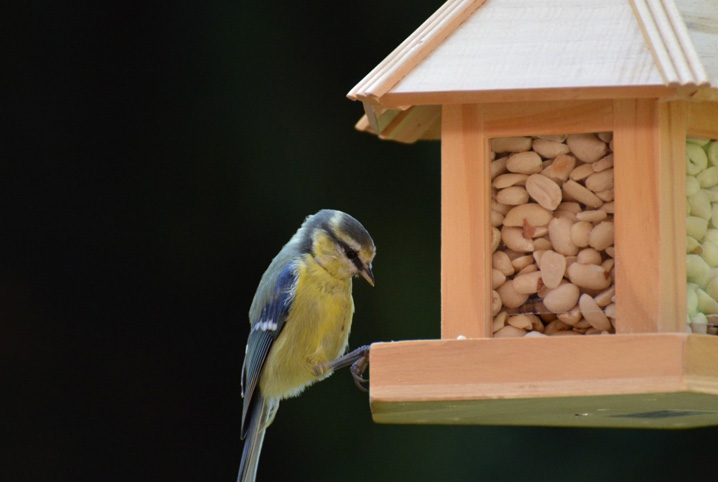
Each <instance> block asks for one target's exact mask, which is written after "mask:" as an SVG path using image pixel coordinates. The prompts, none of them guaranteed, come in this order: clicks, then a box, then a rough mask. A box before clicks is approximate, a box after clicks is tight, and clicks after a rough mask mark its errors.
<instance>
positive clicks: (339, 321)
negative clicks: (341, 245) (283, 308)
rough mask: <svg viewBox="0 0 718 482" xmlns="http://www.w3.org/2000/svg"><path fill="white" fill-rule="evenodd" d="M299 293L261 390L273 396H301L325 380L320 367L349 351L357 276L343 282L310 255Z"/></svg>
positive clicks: (301, 273)
mask: <svg viewBox="0 0 718 482" xmlns="http://www.w3.org/2000/svg"><path fill="white" fill-rule="evenodd" d="M297 274H298V281H297V289H296V293H295V296H294V301H293V303H292V307H291V309H290V311H289V316H288V318H287V322H286V324H285V325H284V329H283V330H282V334H281V336H280V337H279V338H278V339H277V340H276V341H275V342H274V345H272V348H271V350H270V352H269V355H268V357H267V362H266V364H265V368H264V372H263V374H262V378H261V381H260V389H261V390H262V393H263V394H264V395H265V396H267V397H279V398H286V397H291V396H295V395H298V394H299V393H300V392H301V391H302V390H303V389H304V388H305V387H306V386H307V385H310V384H311V383H313V382H315V381H317V380H319V379H320V378H321V377H318V376H317V375H316V374H315V373H316V366H317V364H322V363H327V362H329V361H332V360H334V359H335V358H337V357H339V356H340V355H342V354H343V353H344V352H345V351H346V347H347V343H348V338H349V331H350V329H351V321H352V315H353V314H354V302H353V300H352V295H351V291H352V281H351V278H347V279H337V278H335V277H333V276H331V275H330V274H329V273H328V272H327V271H325V270H324V268H322V267H321V266H320V265H318V264H317V263H316V262H315V261H314V260H313V259H312V258H311V257H310V256H307V257H306V258H305V259H304V263H302V264H300V268H299V271H298V273H297Z"/></svg>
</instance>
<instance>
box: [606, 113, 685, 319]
mask: <svg viewBox="0 0 718 482" xmlns="http://www.w3.org/2000/svg"><path fill="white" fill-rule="evenodd" d="M659 111H660V112H659ZM661 114H663V117H661ZM667 115H668V111H667V110H666V109H662V110H660V109H659V107H658V103H657V102H656V101H655V100H651V99H636V100H616V101H615V102H614V126H615V127H614V131H613V146H614V156H615V158H616V162H615V165H614V189H615V202H616V213H615V221H614V222H615V229H616V242H615V246H616V268H615V269H616V331H617V332H618V333H640V332H644V333H650V332H671V331H678V332H684V331H685V293H684V292H685V287H684V286H683V285H684V284H685V281H683V280H685V268H682V270H681V268H680V266H683V264H684V262H683V264H680V266H679V262H678V259H677V256H678V253H677V252H676V251H675V249H676V248H677V246H679V243H680V241H679V240H678V237H680V238H681V239H683V238H685V195H680V193H684V192H685V186H684V184H685V174H684V172H685V168H680V167H679V165H682V164H681V162H680V161H681V160H683V159H684V158H685V153H684V152H683V150H684V148H683V149H681V150H680V152H681V154H680V156H679V157H678V160H676V159H675V158H672V156H673V155H676V152H677V147H675V146H677V143H680V144H681V145H684V144H685V131H682V133H683V136H682V137H681V138H680V139H673V138H672V137H671V136H672V134H671V133H670V132H668V131H667V129H668V128H669V127H670V126H667V125H666V123H667V122H669V119H668V118H666V116H667ZM661 140H663V141H662V142H661ZM670 142H675V144H674V146H671V145H670ZM662 152H663V153H664V155H663V157H661V153H662ZM659 165H660V166H661V168H660V169H659ZM676 191H678V192H676ZM681 206H683V210H682V211H680V212H677V211H678V210H679V208H680V207H681ZM683 242H685V241H683ZM683 252H685V249H684V251H683ZM683 258H684V257H683V256H682V255H681V259H683ZM681 273H682V277H681ZM679 280H680V281H679Z"/></svg>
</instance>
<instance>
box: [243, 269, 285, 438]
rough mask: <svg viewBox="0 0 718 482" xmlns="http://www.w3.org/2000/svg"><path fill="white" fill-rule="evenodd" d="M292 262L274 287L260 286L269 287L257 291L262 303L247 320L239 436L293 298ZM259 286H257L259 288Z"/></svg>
mask: <svg viewBox="0 0 718 482" xmlns="http://www.w3.org/2000/svg"><path fill="white" fill-rule="evenodd" d="M295 268H296V263H295V262H292V263H288V264H287V265H286V266H285V267H284V268H283V269H282V271H281V272H280V273H279V276H278V277H277V278H276V282H275V284H274V287H273V289H272V287H263V288H264V289H269V290H271V292H270V293H260V291H259V290H258V291H257V294H255V298H257V297H259V296H263V297H264V298H265V300H266V301H265V304H264V306H262V309H261V312H260V316H259V319H256V320H251V327H252V328H251V331H250V332H249V339H248V340H247V352H246V354H245V356H244V366H243V367H242V396H243V397H244V405H243V407H242V438H244V437H245V435H246V431H247V426H246V420H247V413H249V410H250V407H251V405H252V399H253V395H254V391H255V389H256V387H257V383H258V382H259V377H260V375H261V373H262V368H263V367H264V363H265V362H266V360H267V355H268V354H269V350H270V349H271V347H272V344H273V343H274V340H276V339H277V337H278V336H279V334H280V333H281V331H282V328H284V324H285V323H286V321H287V316H288V314H289V309H290V308H291V306H292V301H293V300H294V292H295V288H296V284H297V274H296V269H295ZM260 289H261V288H260Z"/></svg>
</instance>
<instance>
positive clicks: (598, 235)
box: [490, 133, 718, 337]
mask: <svg viewBox="0 0 718 482" xmlns="http://www.w3.org/2000/svg"><path fill="white" fill-rule="evenodd" d="M611 139H612V135H611V133H598V134H569V135H561V136H535V137H503V138H494V139H491V141H490V142H491V144H490V145H491V156H492V157H491V159H492V162H491V198H492V203H491V225H492V250H493V254H492V271H491V272H492V285H493V291H492V306H491V312H492V316H493V336H494V337H519V336H543V335H581V334H605V333H614V332H615V317H616V305H615V286H614V269H613V268H614V260H613V255H614V249H613V239H614V235H613V232H614V227H613V213H614V203H613V154H612V145H611ZM717 246H718V245H717ZM717 313H718V311H717Z"/></svg>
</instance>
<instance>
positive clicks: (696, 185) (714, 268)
mask: <svg viewBox="0 0 718 482" xmlns="http://www.w3.org/2000/svg"><path fill="white" fill-rule="evenodd" d="M686 216H687V217H686V277H687V293H686V300H687V305H688V306H687V310H686V311H687V315H688V319H687V322H688V330H689V331H691V332H693V333H702V334H706V333H707V334H711V335H715V334H716V333H718V301H717V300H718V141H717V140H716V139H695V138H689V139H687V141H686Z"/></svg>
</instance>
